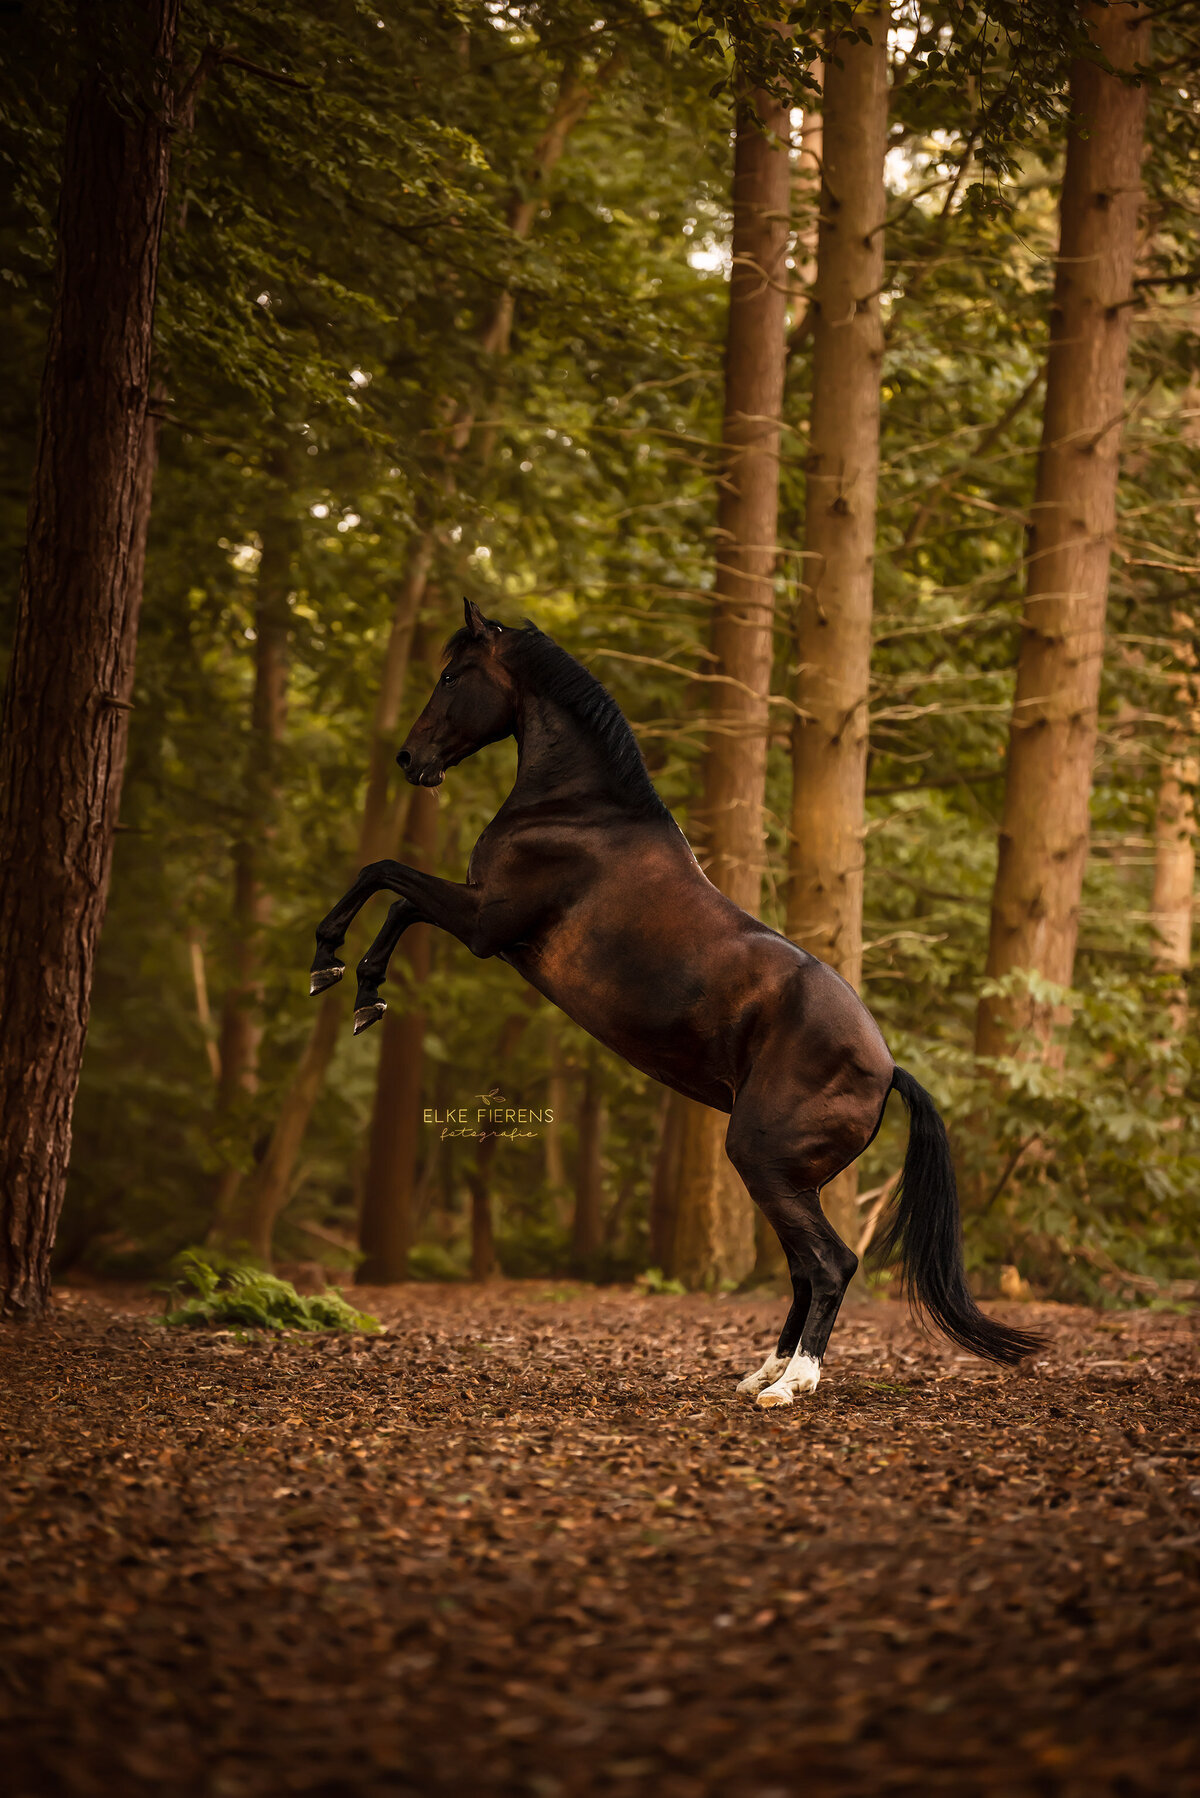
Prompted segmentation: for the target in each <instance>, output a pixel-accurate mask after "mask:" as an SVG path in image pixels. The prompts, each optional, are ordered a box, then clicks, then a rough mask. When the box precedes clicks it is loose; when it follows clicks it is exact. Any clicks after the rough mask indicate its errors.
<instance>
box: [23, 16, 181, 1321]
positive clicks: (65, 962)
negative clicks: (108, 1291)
mask: <svg viewBox="0 0 1200 1798" xmlns="http://www.w3.org/2000/svg"><path fill="white" fill-rule="evenodd" d="M178 16H179V0H144V4H142V5H139V6H137V7H131V8H130V9H129V17H130V21H131V31H132V26H133V24H134V23H136V26H137V33H138V36H137V41H136V42H135V43H129V40H128V38H127V39H126V42H127V43H128V45H129V57H128V64H129V66H128V67H123V68H118V67H111V66H105V65H104V64H101V65H100V66H96V64H95V63H94V62H93V65H92V67H91V68H90V69H89V72H88V74H87V76H86V77H85V79H84V80H83V82H82V83H81V85H80V87H79V89H78V91H77V93H76V94H75V97H74V99H73V100H72V102H71V106H70V110H69V112H68V115H67V126H66V138H65V146H64V156H63V172H62V187H61V192H60V197H59V214H58V262H57V271H56V284H55V300H54V310H53V314H52V317H51V322H50V333H49V340H48V343H47V350H46V363H45V371H44V374H43V379H42V395H41V414H40V419H39V425H38V440H37V448H36V452H35V458H34V473H33V485H32V492H31V498H30V507H29V524H28V535H27V539H26V547H25V560H24V565H23V568H22V574H21V588H20V597H19V602H18V611H17V625H16V635H15V641H14V645H13V654H12V661H11V664H10V667H9V674H8V684H7V690H6V693H5V701H4V722H3V727H2V730H0V942H3V944H4V946H5V947H4V953H3V955H2V956H0V1311H2V1312H3V1313H4V1314H5V1315H8V1316H14V1317H35V1316H37V1315H38V1314H39V1313H40V1312H41V1311H42V1310H43V1309H44V1307H45V1304H46V1301H47V1298H48V1295H49V1288H50V1251H51V1248H52V1246H53V1242H54V1233H55V1229H56V1227H57V1224H58V1218H59V1213H60V1211H61V1209H62V1200H63V1193H64V1190H65V1186H66V1176H67V1165H68V1161H69V1157H70V1148H71V1117H72V1112H73V1109H74V1103H75V1092H76V1088H77V1086H78V1083H79V1069H80V1064H81V1062H82V1059H83V1047H84V1040H85V1037H86V1034H87V1026H88V1015H89V1010H90V1005H91V993H92V973H93V968H94V965H95V956H96V944H97V941H98V938H99V935H100V927H101V923H102V920H103V916H104V907H105V902H106V899H107V895H108V881H109V873H110V869H111V866H112V847H113V835H114V831H115V827H116V822H117V812H118V807H119V804H120V797H121V780H122V776H123V774H124V768H125V752H126V744H127V740H128V731H129V712H130V708H131V704H132V701H131V693H132V689H133V673H134V659H135V654H136V647H137V626H138V611H139V607H140V603H141V595H142V576H143V569H144V564H145V550H146V529H147V524H148V521H149V513H150V495H151V488H152V484H153V477H154V459H155V458H154V452H155V444H154V433H153V429H152V428H148V403H149V397H150V359H151V350H152V345H153V333H154V305H155V297H156V292H157V287H158V266H159V254H160V246H161V242H162V230H163V220H164V216H165V212H166V203H167V183H168V171H169V164H170V143H171V125H172V112H173V99H172V93H171V88H170V83H169V75H170V66H171V60H172V57H173V54H174V49H175V37H176V30H177V26H178ZM130 90H132V91H130Z"/></svg>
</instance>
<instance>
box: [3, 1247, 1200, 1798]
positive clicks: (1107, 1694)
mask: <svg viewBox="0 0 1200 1798" xmlns="http://www.w3.org/2000/svg"><path fill="white" fill-rule="evenodd" d="M355 1298H356V1299H358V1300H360V1301H361V1302H362V1303H363V1304H365V1305H367V1306H368V1307H369V1309H370V1310H371V1311H372V1312H375V1313H377V1314H378V1315H379V1316H380V1317H381V1319H382V1320H383V1321H384V1322H385V1324H386V1325H387V1326H388V1327H387V1330H386V1333H385V1334H382V1335H378V1336H349V1337H336V1338H325V1337H314V1336H284V1337H277V1336H270V1337H259V1336H254V1335H249V1334H244V1333H229V1332H218V1331H204V1330H199V1331H191V1332H186V1333H182V1332H171V1331H167V1330H164V1329H162V1328H159V1327H156V1326H155V1325H154V1324H153V1323H152V1322H151V1321H150V1314H151V1312H152V1311H153V1309H154V1303H153V1301H152V1300H151V1299H149V1298H147V1297H145V1296H143V1295H141V1294H137V1293H133V1292H127V1291H125V1292H118V1293H113V1292H109V1291H71V1290H68V1291H65V1292H63V1293H61V1294H60V1295H59V1298H58V1301H57V1302H56V1305H55V1307H54V1310H53V1312H52V1314H51V1316H50V1318H49V1319H48V1321H47V1322H46V1323H45V1324H44V1325H41V1326H38V1327H35V1328H28V1329H25V1330H23V1331H21V1330H17V1329H5V1330H3V1331H0V1378H2V1379H3V1383H4V1386H5V1388H6V1393H5V1400H6V1402H5V1415H6V1418H7V1431H6V1443H5V1449H4V1482H3V1490H2V1496H0V1515H2V1517H3V1527H2V1528H0V1615H2V1616H3V1618H4V1647H3V1653H2V1654H0V1757H2V1764H3V1765H4V1767H5V1769H6V1773H5V1782H4V1783H5V1789H6V1791H7V1793H9V1794H11V1798H58V1795H59V1794H62V1795H64V1798H101V1795H102V1794H103V1795H104V1798H113V1795H114V1794H116V1795H121V1798H123V1795H125V1794H128V1795H129V1798H143V1795H145V1798H149V1795H150V1794H152V1793H153V1794H159V1793H161V1792H162V1791H163V1790H165V1789H170V1791H171V1792H172V1794H178V1795H180V1798H193V1795H194V1798H277V1795H279V1794H287V1793H293V1792H295V1793H305V1794H313V1795H315V1798H376V1795H377V1794H378V1795H379V1798H384V1795H387V1798H393V1795H399V1798H405V1795H410V1794H411V1795H417V1794H426V1793H437V1794H441V1793H450V1794H459V1793H461V1794H467V1793H480V1792H484V1793H487V1792H495V1793H500V1794H513V1795H520V1798H574V1795H575V1794H584V1793H588V1794H590V1793H603V1794H606V1795H607V1794H612V1795H614V1798H624V1795H626V1794H628V1795H630V1798H632V1795H634V1794H638V1795H641V1794H654V1798H659V1795H660V1794H661V1795H662V1798H707V1795H708V1794H717V1793H720V1794H730V1795H731V1798H792V1795H793V1794H799V1793H801V1792H805V1793H807V1792H819V1793H821V1794H824V1793H830V1792H832V1793H839V1794H840V1793H850V1794H860V1793H861V1794H862V1795H863V1798H868V1795H871V1798H874V1795H875V1794H881V1793H886V1794H890V1793H907V1792H912V1793H917V1792H921V1793H929V1792H945V1793H950V1794H955V1795H956V1798H958V1795H960V1794H963V1793H965V1792H970V1793H983V1794H989V1795H990V1794H995V1795H996V1798H1009V1795H1010V1794H1024V1793H1036V1794H1042V1793H1050V1794H1056V1795H1057V1794H1062V1795H1063V1798H1085V1795H1086V1798H1092V1795H1093V1794H1097V1793H1100V1794H1108V1793H1112V1794H1114V1795H1122V1798H1124V1795H1127V1794H1140V1793H1143V1792H1145V1793H1147V1794H1150V1793H1155V1794H1158V1793H1161V1792H1163V1791H1170V1792H1171V1793H1172V1794H1187V1793H1192V1792H1200V1704H1198V1703H1197V1694H1198V1693H1200V1608H1198V1606H1197V1598H1198V1597H1200V1414H1198V1409H1197V1400H1198V1399H1200V1355H1198V1353H1197V1339H1196V1323H1195V1320H1194V1318H1192V1317H1187V1316H1175V1315H1164V1314H1155V1313H1147V1312H1143V1313H1130V1314H1120V1315H1115V1314H1113V1313H1107V1314H1104V1315H1102V1316H1098V1315H1097V1314H1094V1313H1090V1312H1086V1311H1083V1310H1076V1309H1072V1308H1067V1307H1058V1306H1039V1305H1028V1306H1020V1305H1012V1306H1008V1307H1006V1308H1005V1310H1006V1315H1011V1316H1012V1317H1013V1318H1014V1319H1015V1320H1017V1321H1019V1322H1025V1323H1032V1324H1035V1325H1036V1326H1037V1327H1039V1328H1042V1329H1045V1330H1047V1331H1048V1332H1049V1334H1050V1338H1051V1341H1050V1347H1049V1349H1048V1351H1047V1353H1046V1355H1045V1356H1044V1357H1043V1358H1042V1359H1041V1360H1040V1361H1039V1362H1038V1363H1037V1364H1036V1365H1035V1366H1034V1367H1033V1368H1032V1369H1030V1370H1027V1371H1024V1372H1022V1371H1018V1372H1013V1373H1010V1372H1003V1373H1002V1372H998V1371H996V1370H993V1369H991V1368H988V1367H987V1366H985V1365H984V1364H983V1363H981V1362H978V1361H973V1360H970V1359H969V1358H967V1357H964V1356H962V1355H960V1354H959V1353H958V1352H957V1351H954V1350H952V1349H950V1348H949V1347H948V1346H947V1345H944V1344H942V1343H941V1342H939V1341H938V1340H936V1339H932V1338H930V1337H928V1336H926V1335H924V1334H923V1333H922V1332H921V1331H920V1330H919V1329H918V1328H916V1327H915V1326H914V1325H913V1324H912V1323H911V1322H910V1321H909V1320H908V1318H907V1317H906V1315H905V1314H904V1312H903V1310H902V1309H901V1308H900V1307H899V1306H897V1305H894V1304H886V1303H867V1302H863V1303H860V1304H858V1305H856V1306H853V1307H851V1308H849V1309H848V1311H847V1313H846V1315H845V1317H844V1321H843V1322H842V1323H841V1324H840V1325H839V1328H838V1331H837V1334H836V1335H835V1338H834V1343H833V1346H832V1348H831V1352H830V1356H829V1360H828V1363H827V1368H826V1373H825V1377H824V1379H823V1381H822V1384H821V1386H820V1388H819V1390H818V1391H817V1393H816V1394H815V1395H813V1396H812V1398H810V1399H808V1400H806V1401H805V1402H804V1403H803V1404H802V1405H799V1404H798V1405H797V1406H795V1407H794V1408H793V1409H791V1410H783V1411H779V1410H776V1411H771V1412H762V1411H758V1410H756V1409H755V1408H754V1407H753V1406H751V1405H748V1404H747V1403H746V1402H745V1401H744V1400H739V1399H738V1398H736V1397H735V1395H734V1393H733V1386H734V1384H735V1382H736V1380H737V1379H738V1378H740V1376H741V1375H742V1374H743V1373H745V1372H746V1371H747V1370H748V1369H749V1368H750V1367H751V1366H753V1365H755V1364H756V1362H757V1361H758V1360H760V1359H761V1356H762V1353H763V1351H764V1349H765V1348H766V1347H767V1346H768V1345H769V1343H770V1341H771V1337H772V1332H773V1331H774V1330H775V1329H776V1328H777V1327H778V1321H779V1316H780V1312H781V1305H780V1301H779V1300H777V1299H767V1298H764V1297H761V1296H757V1295H756V1296H754V1297H752V1298H748V1299H747V1298H740V1297H736V1298H729V1299H721V1300H713V1299H707V1298H699V1297H692V1298H686V1297H675V1296H659V1295H647V1294H645V1293H639V1292H632V1291H629V1290H628V1289H624V1290H621V1289H599V1290H596V1291H589V1290H588V1289H586V1288H580V1289H579V1290H578V1291H577V1292H572V1293H571V1294H568V1295H566V1296H564V1295H563V1293H562V1292H561V1291H560V1290H559V1289H557V1288H553V1287H546V1286H542V1285H539V1284H537V1283H529V1284H522V1285H516V1284H514V1285H503V1286H496V1287H489V1288H487V1289H479V1288H473V1289H463V1288H453V1289H448V1288H447V1289H434V1288H428V1287H408V1288H392V1289H389V1290H382V1289H369V1288H367V1289H362V1288H360V1289H356V1292H355Z"/></svg>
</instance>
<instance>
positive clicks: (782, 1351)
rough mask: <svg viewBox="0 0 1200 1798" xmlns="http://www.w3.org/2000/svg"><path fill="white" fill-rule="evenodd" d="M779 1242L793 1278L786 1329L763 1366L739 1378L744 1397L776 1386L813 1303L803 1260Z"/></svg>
mask: <svg viewBox="0 0 1200 1798" xmlns="http://www.w3.org/2000/svg"><path fill="white" fill-rule="evenodd" d="M780 1246H781V1248H782V1249H783V1252H784V1255H785V1256H787V1258H788V1273H789V1275H790V1276H791V1281H792V1294H793V1297H792V1303H791V1308H790V1309H789V1311H788V1314H787V1317H786V1319H785V1320H784V1325H783V1329H782V1330H781V1331H780V1332H779V1341H778V1343H777V1345H776V1346H775V1348H774V1349H773V1350H772V1351H771V1353H770V1354H769V1355H768V1356H767V1358H766V1360H765V1361H764V1362H763V1364H762V1366H761V1367H756V1368H755V1370H754V1372H753V1373H748V1374H747V1375H746V1377H745V1379H744V1380H739V1381H738V1388H737V1389H738V1391H739V1392H740V1393H741V1395H742V1397H743V1398H757V1396H758V1394H759V1393H760V1392H761V1391H762V1390H763V1388H764V1387H766V1386H773V1385H774V1383H775V1381H776V1380H777V1379H779V1377H780V1375H781V1374H783V1373H786V1371H787V1365H788V1362H789V1361H790V1360H791V1358H792V1356H793V1355H794V1354H795V1352H796V1350H797V1348H798V1347H799V1345H800V1334H801V1331H802V1330H803V1328H804V1320H805V1318H806V1317H807V1316H808V1308H809V1306H810V1305H811V1304H812V1284H811V1282H810V1281H809V1280H808V1278H807V1276H806V1275H805V1273H804V1269H803V1267H802V1265H801V1264H800V1262H799V1261H798V1260H796V1258H795V1256H794V1255H788V1248H787V1244H786V1243H785V1242H783V1240H782V1238H781V1239H780Z"/></svg>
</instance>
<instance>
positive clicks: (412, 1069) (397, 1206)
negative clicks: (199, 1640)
mask: <svg viewBox="0 0 1200 1798" xmlns="http://www.w3.org/2000/svg"><path fill="white" fill-rule="evenodd" d="M437 817H438V802H437V799H436V798H435V796H434V794H433V793H432V792H430V791H429V790H428V789H427V788H422V789H421V790H420V791H419V792H415V793H414V794H413V796H412V802H411V804H410V806H409V812H408V832H407V845H406V848H405V851H404V859H405V860H406V861H408V862H409V863H411V865H412V866H413V867H417V868H429V867H431V866H432V865H433V863H434V861H435V859H436V855H437ZM430 937H431V927H430V926H429V925H427V924H417V925H415V926H414V927H413V928H412V929H411V930H408V931H406V932H405V934H404V937H403V940H402V942H401V946H400V954H401V955H402V956H403V959H404V961H405V962H406V963H407V974H408V979H407V983H406V984H407V991H406V994H405V1004H404V1008H403V1010H400V1009H396V1008H392V1007H389V1009H388V1010H387V1011H386V1012H385V1013H384V1017H383V1022H382V1026H381V1033H380V1034H381V1041H380V1045H379V1068H378V1072H377V1074H376V1079H375V1101H374V1104H373V1106H372V1109H371V1127H370V1133H369V1136H368V1139H367V1168H366V1174H365V1176H364V1178H363V1196H362V1209H361V1212H360V1215H359V1228H358V1246H359V1248H360V1249H361V1250H362V1255H363V1259H362V1261H361V1262H360V1263H359V1265H358V1269H357V1271H356V1274H355V1278H356V1279H357V1280H359V1281H361V1282H364V1283H366V1284H371V1283H375V1284H379V1285H386V1284H389V1283H390V1282H392V1281H396V1280H407V1278H408V1251H409V1250H410V1249H411V1247H412V1245H413V1231H414V1227H415V1219H414V1216H413V1200H414V1195H415V1190H416V1183H417V1159H418V1154H417V1152H418V1148H419V1145H420V1138H421V1071H422V1067H421V1064H422V1056H423V1052H424V1043H425V1014H424V1011H423V1010H422V1000H421V989H422V988H423V986H424V985H425V982H426V981H427V980H428V978H429V967H430V951H431V949H432V943H431V940H430Z"/></svg>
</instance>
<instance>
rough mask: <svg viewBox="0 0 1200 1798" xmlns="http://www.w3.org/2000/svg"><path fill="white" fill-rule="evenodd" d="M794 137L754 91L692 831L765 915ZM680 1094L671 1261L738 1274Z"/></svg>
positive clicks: (745, 139)
mask: <svg viewBox="0 0 1200 1798" xmlns="http://www.w3.org/2000/svg"><path fill="white" fill-rule="evenodd" d="M756 112H757V115H758V118H759V119H761V121H762V125H763V126H765V128H766V131H765V134H764V131H763V130H762V129H760V127H759V125H758V123H757V122H756V119H755V113H756ZM788 135H789V115H788V109H787V107H786V106H784V105H782V104H781V103H780V102H779V101H777V100H775V99H773V98H772V97H771V96H770V95H769V94H767V93H765V92H762V91H756V92H755V93H753V94H752V95H750V96H744V97H743V98H742V99H741V100H740V101H739V104H738V116H737V142H736V146H735V150H734V170H733V270H732V274H731V278H730V287H729V317H728V325H727V329H726V339H725V422H724V430H723V434H722V446H723V456H722V471H721V476H720V484H719V489H718V500H717V575H716V582H715V599H714V607H713V621H712V647H713V652H714V658H715V660H714V668H713V671H714V673H715V674H716V675H717V677H718V680H717V683H716V684H715V685H714V686H713V687H712V689H711V691H712V695H713V697H712V702H711V706H710V714H709V722H708V731H709V735H708V748H707V752H706V755H705V761H704V794H703V800H702V804H701V807H700V811H699V816H698V819H697V824H698V829H697V832H696V835H697V849H698V852H699V854H700V856H701V858H702V860H703V863H704V867H705V871H706V873H707V874H708V877H709V879H710V880H711V881H712V882H713V884H714V885H715V886H718V887H720V889H721V891H722V892H724V893H727V894H728V895H729V897H730V898H731V899H732V900H733V901H734V902H735V904H737V905H741V906H743V907H744V908H745V909H746V910H747V911H749V912H752V913H754V914H755V915H757V913H758V910H759V906H760V902H761V895H762V874H763V866H764V861H765V856H764V847H763V796H764V792H765V788H766V770H767V735H768V712H769V695H770V691H771V661H772V650H773V634H772V632H773V624H774V606H775V585H774V576H775V558H776V541H775V538H776V523H777V519H778V513H779V432H780V415H781V412H782V409H783V379H784V370H785V364H786V354H787V344H786V325H787V300H788V294H787V284H788V276H787V263H786V258H787V242H788V203H789V188H790V184H791V168H790V164H789V161H788V151H787V144H788ZM676 1103H677V1105H678V1106H679V1108H680V1126H681V1136H680V1150H679V1174H678V1178H679V1186H678V1194H677V1205H676V1212H677V1215H676V1225H675V1249H674V1256H673V1261H674V1266H675V1271H676V1272H677V1274H678V1276H679V1277H680V1278H681V1279H682V1280H683V1281H684V1283H685V1284H686V1285H688V1286H691V1287H709V1286H712V1285H715V1284H719V1283H720V1282H722V1281H724V1280H740V1279H742V1278H744V1276H745V1275H746V1274H747V1273H749V1271H750V1269H751V1268H752V1267H753V1265H754V1212H753V1208H752V1206H751V1204H750V1202H749V1200H748V1198H747V1196H746V1191H745V1188H744V1187H743V1185H742V1183H741V1181H740V1180H739V1179H738V1178H737V1176H736V1174H735V1173H734V1171H733V1169H732V1168H731V1167H730V1165H729V1162H728V1161H727V1160H726V1158H725V1154H724V1142H725V1131H726V1128H727V1122H726V1118H725V1116H724V1114H723V1113H721V1112H717V1111H712V1110H710V1109H709V1108H708V1107H707V1106H704V1105H697V1104H694V1103H692V1102H690V1101H688V1100H682V1099H681V1100H678V1101H677V1102H676Z"/></svg>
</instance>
